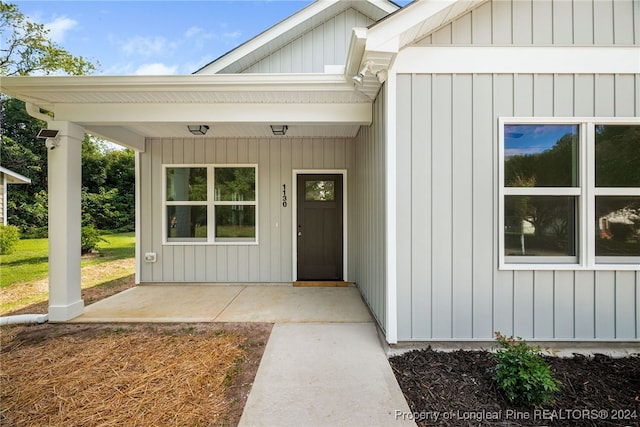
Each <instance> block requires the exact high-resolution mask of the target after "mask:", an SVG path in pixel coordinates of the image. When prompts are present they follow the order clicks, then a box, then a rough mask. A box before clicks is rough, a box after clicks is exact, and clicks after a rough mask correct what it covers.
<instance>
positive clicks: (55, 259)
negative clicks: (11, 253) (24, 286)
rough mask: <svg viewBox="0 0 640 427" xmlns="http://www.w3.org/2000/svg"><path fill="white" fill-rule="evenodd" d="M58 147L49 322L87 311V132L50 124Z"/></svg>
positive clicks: (52, 171) (53, 161)
mask: <svg viewBox="0 0 640 427" xmlns="http://www.w3.org/2000/svg"><path fill="white" fill-rule="evenodd" d="M49 129H56V130H59V131H60V133H59V134H58V138H59V141H58V142H59V144H58V145H57V146H56V147H54V148H53V149H49V150H48V152H49V155H48V159H49V160H48V161H49V320H50V321H54V322H56V321H58V322H63V321H66V320H70V319H73V318H74V317H77V316H79V315H81V314H82V312H83V311H84V302H83V301H82V297H81V293H80V229H81V223H82V217H81V204H80V196H81V190H82V140H83V138H84V129H83V128H82V127H80V126H78V125H76V124H74V123H71V122H58V121H52V122H49Z"/></svg>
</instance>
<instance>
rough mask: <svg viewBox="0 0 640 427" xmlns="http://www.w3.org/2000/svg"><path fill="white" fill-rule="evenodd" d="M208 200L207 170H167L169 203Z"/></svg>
mask: <svg viewBox="0 0 640 427" xmlns="http://www.w3.org/2000/svg"><path fill="white" fill-rule="evenodd" d="M206 200H207V168H167V201H169V202H173V201H176V202H195V201H206Z"/></svg>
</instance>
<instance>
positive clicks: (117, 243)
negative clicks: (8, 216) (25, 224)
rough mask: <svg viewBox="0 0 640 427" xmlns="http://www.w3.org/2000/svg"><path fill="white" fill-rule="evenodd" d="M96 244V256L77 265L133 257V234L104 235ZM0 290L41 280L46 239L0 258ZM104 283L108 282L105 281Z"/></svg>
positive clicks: (24, 243)
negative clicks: (103, 240) (97, 244)
mask: <svg viewBox="0 0 640 427" xmlns="http://www.w3.org/2000/svg"><path fill="white" fill-rule="evenodd" d="M102 237H103V238H104V239H105V240H106V242H100V244H99V246H100V254H98V255H90V256H83V257H82V261H81V264H82V266H83V267H85V266H88V265H97V264H103V263H106V262H111V261H116V260H119V259H125V258H133V257H134V256H135V243H136V242H135V234H134V233H133V232H131V233H121V234H106V235H104V236H102ZM0 265H1V266H2V271H1V272H0V289H4V288H7V287H9V286H11V285H13V284H14V283H20V282H30V281H33V280H39V279H43V278H45V277H46V276H47V273H48V272H49V264H48V239H22V240H20V241H19V242H18V244H17V245H16V250H15V251H14V252H13V253H12V254H10V255H0ZM106 279H107V280H108V278H106Z"/></svg>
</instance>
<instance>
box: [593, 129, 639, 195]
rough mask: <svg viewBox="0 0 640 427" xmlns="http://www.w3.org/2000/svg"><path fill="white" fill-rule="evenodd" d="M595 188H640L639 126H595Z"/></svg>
mask: <svg viewBox="0 0 640 427" xmlns="http://www.w3.org/2000/svg"><path fill="white" fill-rule="evenodd" d="M595 134H596V143H595V144H596V149H595V151H596V187H618V188H619V187H627V188H628V187H640V126H638V125H596V127H595Z"/></svg>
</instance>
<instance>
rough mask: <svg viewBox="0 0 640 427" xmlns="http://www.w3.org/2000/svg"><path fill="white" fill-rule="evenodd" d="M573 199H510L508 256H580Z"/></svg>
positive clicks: (506, 236) (507, 199) (507, 202)
mask: <svg viewBox="0 0 640 427" xmlns="http://www.w3.org/2000/svg"><path fill="white" fill-rule="evenodd" d="M576 201H577V198H576V197H573V196H569V197H564V196H506V197H505V207H504V209H505V212H504V214H505V220H504V251H505V255H506V256H576V246H577V244H576V243H577V242H576V225H577V218H576Z"/></svg>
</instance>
